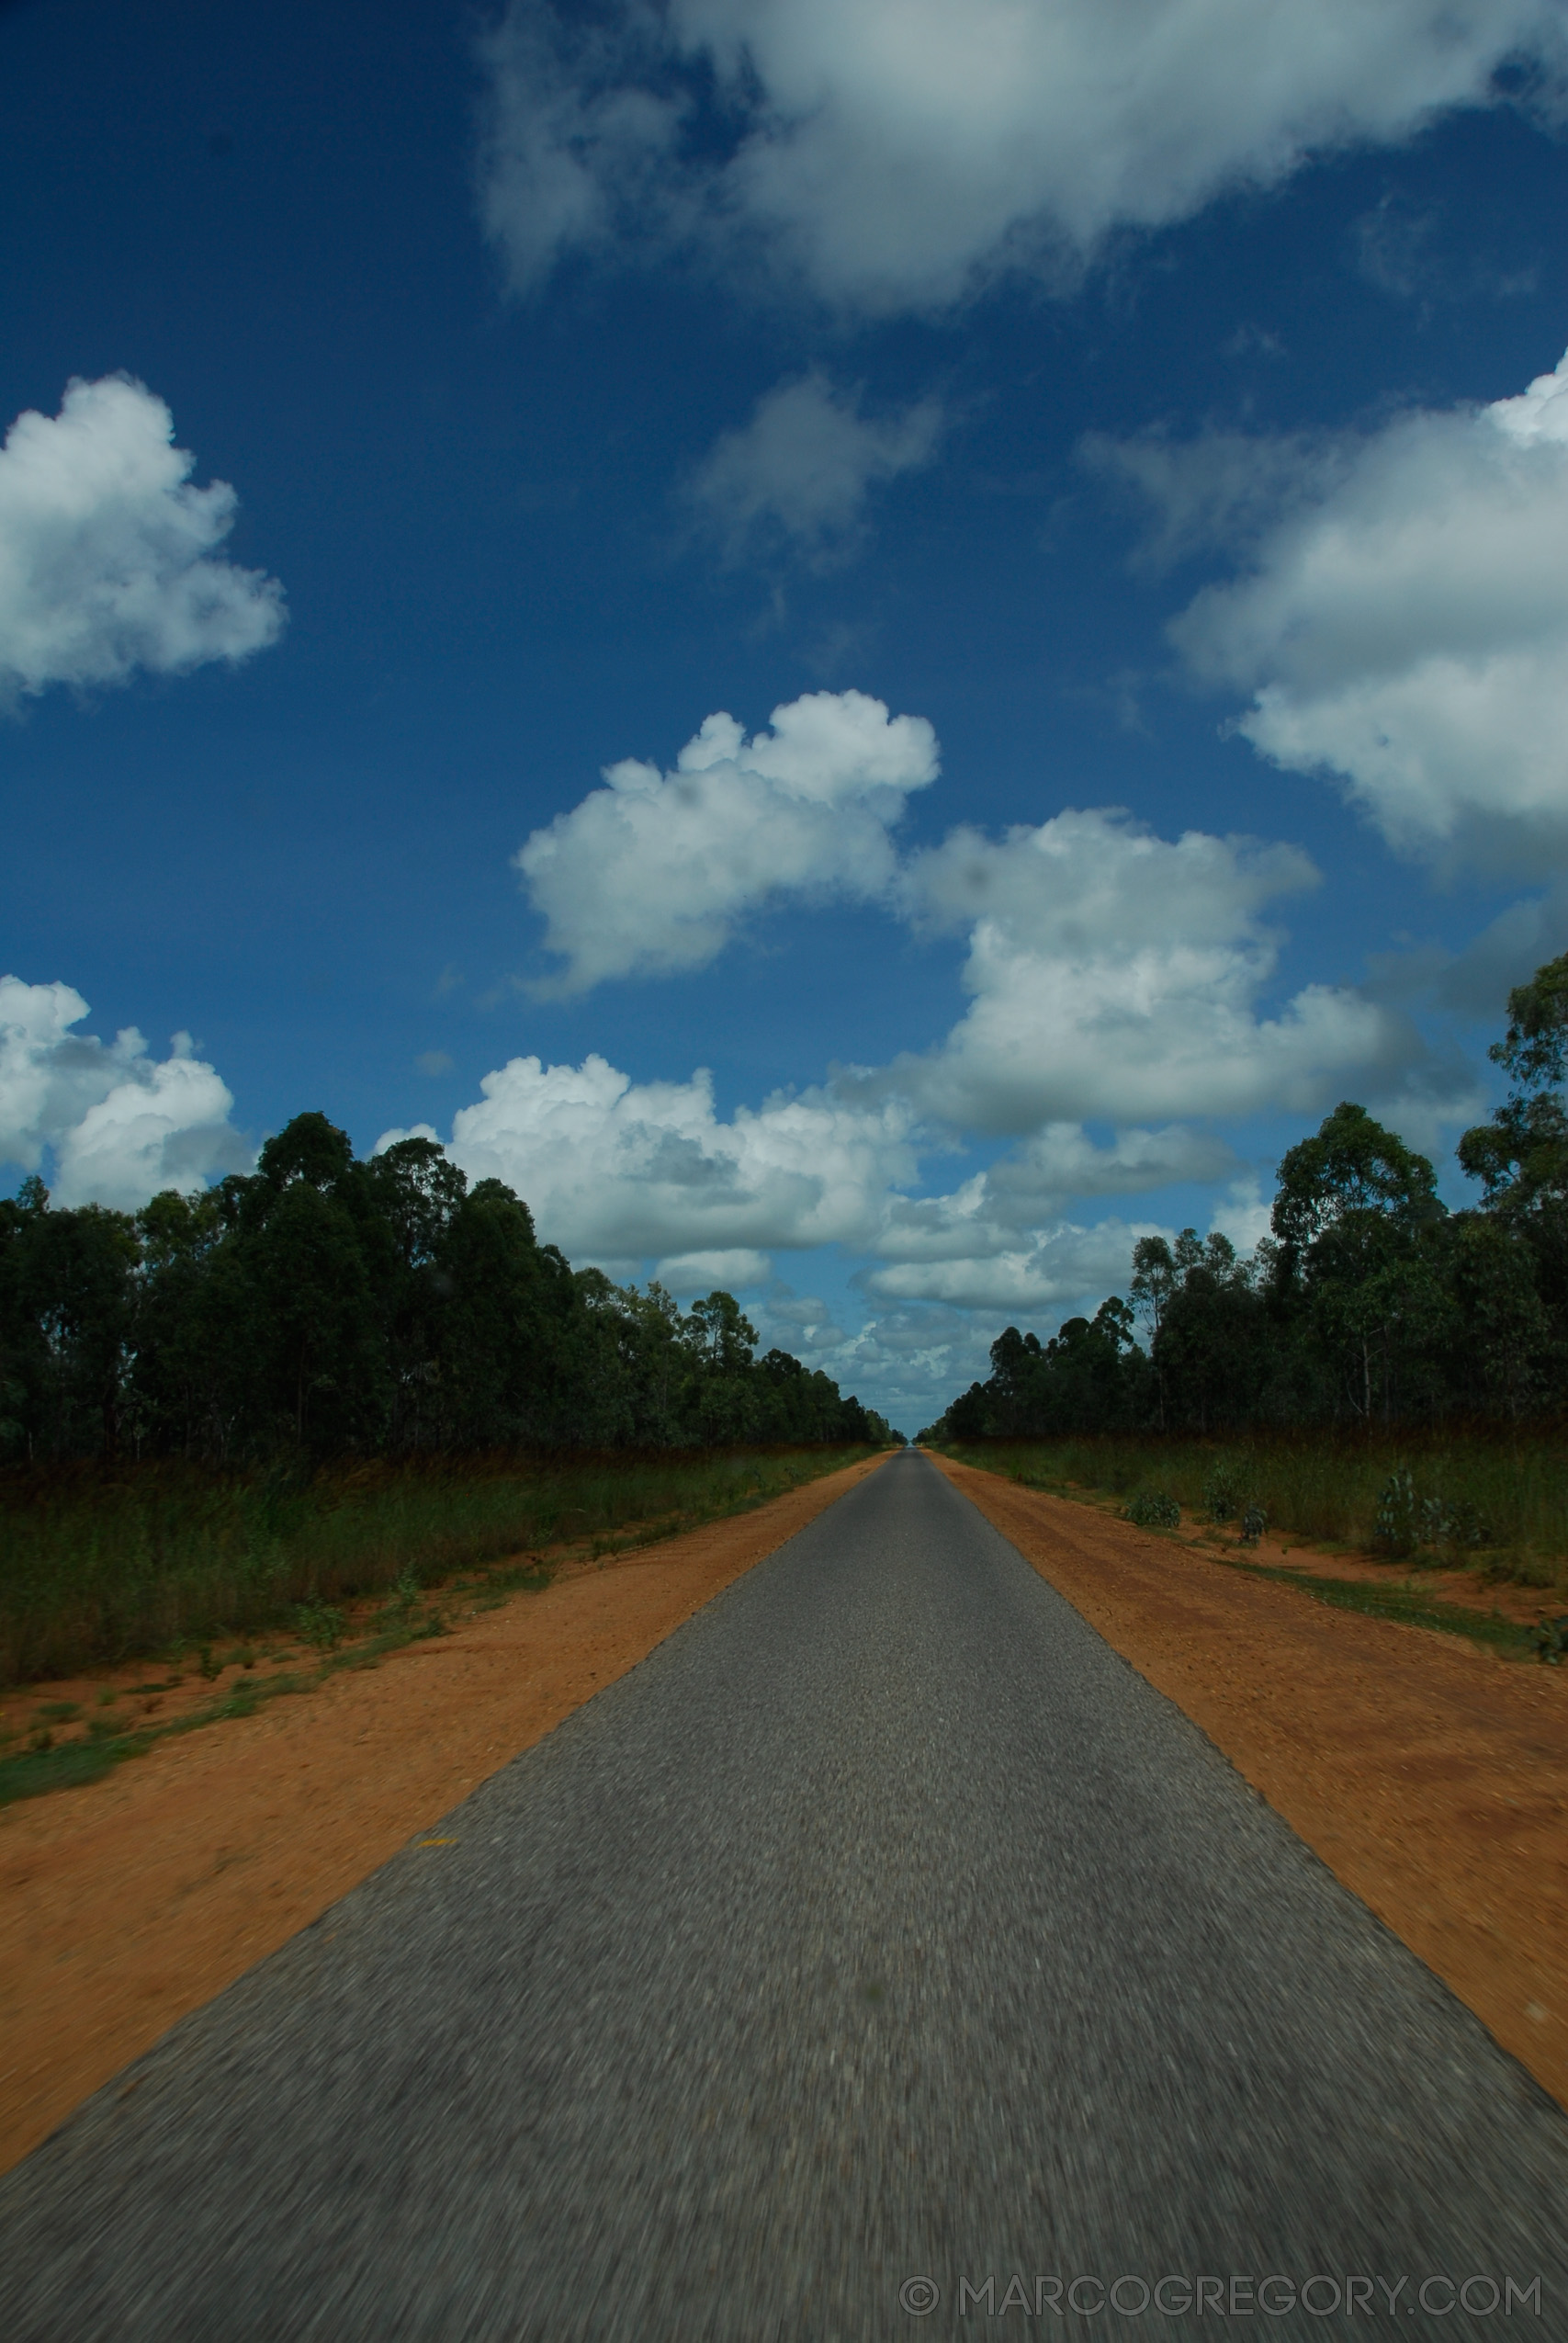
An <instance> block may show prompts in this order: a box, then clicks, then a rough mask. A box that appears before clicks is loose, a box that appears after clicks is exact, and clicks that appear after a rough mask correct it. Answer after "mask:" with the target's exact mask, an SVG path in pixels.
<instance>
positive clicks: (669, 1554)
mask: <svg viewBox="0 0 1568 2343" xmlns="http://www.w3.org/2000/svg"><path fill="white" fill-rule="evenodd" d="M885 1461H886V1460H885V1459H884V1458H882V1457H872V1458H869V1459H867V1460H865V1461H864V1462H863V1463H860V1464H856V1465H851V1466H847V1467H846V1468H845V1469H844V1470H843V1471H841V1472H837V1473H829V1474H826V1475H824V1476H823V1477H822V1478H821V1479H820V1480H815V1481H810V1482H808V1483H807V1485H806V1486H805V1487H804V1488H797V1489H793V1490H791V1491H790V1492H789V1493H788V1495H786V1496H784V1497H779V1498H774V1499H773V1500H771V1501H770V1502H769V1503H767V1504H765V1505H759V1506H758V1507H757V1508H756V1509H755V1510H754V1511H751V1512H749V1513H744V1514H741V1515H740V1516H739V1517H737V1518H731V1519H729V1520H727V1521H720V1522H711V1523H709V1524H708V1525H707V1526H706V1527H705V1528H703V1529H699V1530H694V1531H690V1532H688V1533H687V1534H685V1535H683V1536H681V1537H674V1538H670V1539H667V1540H666V1541H664V1542H663V1543H662V1544H660V1545H653V1546H646V1547H644V1548H642V1549H641V1551H640V1552H637V1553H635V1554H632V1555H629V1556H625V1557H624V1558H622V1559H619V1560H616V1561H614V1562H609V1563H605V1564H602V1565H599V1566H597V1567H595V1566H593V1565H592V1564H585V1565H579V1566H577V1567H575V1568H569V1569H568V1570H567V1571H565V1572H564V1573H562V1574H561V1575H559V1576H558V1577H557V1578H556V1579H555V1580H554V1581H553V1583H552V1584H550V1585H549V1586H548V1587H547V1588H545V1589H543V1590H540V1591H535V1592H523V1593H519V1594H516V1595H514V1596H513V1597H512V1598H511V1599H510V1600H509V1601H507V1602H505V1603H503V1604H502V1606H500V1607H499V1608H494V1609H491V1610H481V1611H479V1613H477V1614H475V1615H471V1616H469V1617H468V1618H467V1619H459V1620H458V1621H457V1623H456V1624H454V1627H453V1630H452V1632H451V1633H450V1634H447V1635H445V1636H441V1637H440V1638H439V1639H437V1640H434V1641H430V1642H420V1643H414V1644H411V1645H409V1646H407V1647H404V1648H403V1649H402V1650H400V1651H398V1652H395V1653H393V1654H390V1655H389V1657H388V1658H386V1659H385V1660H383V1661H382V1662H381V1664H380V1665H379V1666H378V1668H377V1669H375V1670H352V1671H350V1670H345V1671H344V1672H343V1673H341V1674H336V1675H333V1676H331V1677H329V1678H328V1679H327V1680H326V1681H324V1682H323V1683H322V1684H321V1686H320V1687H319V1688H318V1689H316V1690H314V1691H312V1692H310V1696H309V1697H307V1698H303V1699H285V1698H279V1699H276V1700H274V1701H273V1702H271V1703H268V1705H267V1706H266V1707H265V1708H264V1709H262V1710H261V1711H260V1712H259V1713H258V1714H257V1715H254V1716H253V1717H246V1718H233V1719H230V1720H227V1721H225V1722H223V1723H221V1724H219V1725H215V1726H211V1727H210V1728H204V1729H201V1730H198V1731H194V1732H191V1733H188V1734H185V1735H182V1736H178V1737H170V1738H169V1739H167V1740H164V1741H160V1742H157V1743H155V1744H154V1746H153V1747H152V1749H150V1750H149V1751H148V1752H147V1754H146V1755H145V1756H144V1757H141V1758H137V1759H132V1760H129V1761H128V1762H127V1763H125V1764H123V1765H121V1766H119V1767H118V1768H117V1769H116V1770H115V1771H114V1772H112V1773H110V1774H108V1775H107V1776H105V1777H104V1778H103V1779H101V1780H100V1781H98V1782H96V1783H90V1784H88V1785H86V1786H85V1787H83V1788H81V1789H76V1790H60V1791H56V1792H54V1793H52V1794H50V1795H48V1796H45V1797H40V1798H34V1799H30V1800H28V1801H26V1802H24V1803H19V1804H17V1805H12V1806H9V1807H7V1808H6V1809H4V1810H3V1811H0V2171H3V2170H5V2169H6V2168H9V2167H10V2166H11V2165H13V2164H15V2163H16V2162H17V2160H18V2159H19V2158H20V2157H22V2156H26V2155H27V2153H28V2150H29V2149H30V2148H33V2147H36V2146H37V2145H38V2143H39V2141H40V2140H41V2139H43V2138H44V2137H45V2136H46V2134H49V2133H50V2132H51V2131H52V2130H53V2129H54V2127H55V2125H56V2124H57V2123H59V2122H61V2121H62V2119H63V2118H64V2117H65V2116H66V2115H68V2114H69V2113H70V2111H71V2110H72V2109H73V2107H75V2106H77V2105H79V2104H80V2102H81V2101H82V2100H84V2099H85V2098H86V2097H87V2096H88V2094H89V2093H90V2092H92V2091H94V2090H96V2088H98V2086H99V2085H100V2084H101V2083H104V2082H107V2080H108V2079H109V2077H111V2076H113V2075H116V2074H118V2072H119V2070H120V2068H121V2067H123V2066H127V2065H128V2064H129V2063H130V2060H132V2059H133V2058H136V2057H139V2056H140V2055H141V2052H142V2051H144V2050H146V2049H147V2048H149V2046H150V2045H151V2044H152V2043H154V2042H155V2041H156V2040H157V2039H158V2036H159V2035H160V2034H162V2033H163V2032H165V2030H166V2029H167V2028H168V2027H169V2026H171V2025H173V2024H174V2022H175V2020H176V2019H177V2018H181V2017H184V2016H185V2015H186V2012H187V2011H188V2010H191V2009H197V2008H198V2007H199V2006H200V2005H201V2003H203V2002H204V2001H208V2000H210V1999H211V1998H212V1996H213V1995H214V1994H216V1993H220V1992H221V1991H222V1989H223V1987H224V1986H227V1985H231V1984H232V1982H233V1980H234V1979H235V1978H236V1977H237V1976H239V1975H242V1973H243V1971H244V1970H246V1969H248V1968H250V1967H251V1966H252V1964H254V1962H256V1961H259V1960H261V1959H262V1958H263V1957H264V1956H265V1954H266V1953H268V1952H275V1951H276V1949H277V1947H278V1946H279V1945H280V1944H283V1943H285V1942H286V1941H288V1938H289V1937H291V1936H292V1935H294V1933H295V1932H296V1930H299V1929H301V1928H303V1927H305V1926H306V1925H307V1924H308V1923H309V1922H310V1920H312V1919H315V1918H316V1917H317V1916H318V1914H319V1913H321V1911H323V1910H324V1909H325V1908H326V1907H327V1906H328V1905H329V1904H332V1903H334V1902H335V1901H336V1900H337V1899H338V1897H339V1896H343V1895H344V1894H346V1893H347V1891H348V1889H349V1888H351V1887H353V1886H354V1885H355V1883H356V1882H357V1881H359V1880H362V1879H363V1878H365V1877H366V1875H367V1873H369V1872H371V1871H374V1870H375V1869H376V1867H377V1865H378V1864H379V1863H383V1862H386V1861H387V1860H388V1858H389V1856H391V1855H393V1854H395V1853H396V1852H397V1851H398V1849H399V1848H400V1847H402V1846H404V1845H405V1844H406V1843H407V1841H408V1840H409V1839H410V1838H411V1837H413V1838H417V1837H418V1836H419V1835H420V1833H421V1832H422V1831H426V1830H429V1829H430V1828H432V1826H433V1825H434V1824H435V1823H436V1822H437V1821H439V1819H440V1817H442V1816H443V1815H444V1814H446V1812H447V1811H448V1810H449V1808H451V1807H452V1806H453V1805H456V1804H457V1802H458V1801H459V1800H460V1799H462V1798H463V1797H465V1796H466V1795H467V1794H468V1792H469V1791H470V1790H471V1789H473V1788H474V1786H475V1784H476V1783H479V1782H481V1781H483V1780H484V1779H485V1777H486V1776H487V1775H488V1774H491V1773H494V1772H496V1771H498V1770H499V1768H501V1767H502V1766H503V1765H505V1764H506V1763H507V1762H508V1761H509V1760H511V1759H512V1758H513V1757H515V1756H516V1755H517V1754H518V1752H519V1751H520V1750H522V1749H529V1748H531V1747H532V1745H533V1744H534V1743H535V1742H536V1741H538V1740H542V1739H543V1737H544V1736H545V1735H546V1734H547V1732H549V1730H550V1729H551V1727H552V1726H555V1725H558V1724H559V1723H560V1721H561V1719H562V1717H564V1716H566V1715H570V1712H571V1711H572V1710H573V1709H574V1708H577V1707H579V1706H580V1705H581V1703H582V1702H584V1701H585V1700H588V1699H590V1698H591V1697H592V1694H593V1693H594V1692H598V1691H600V1690H601V1689H602V1688H603V1686H604V1685H605V1684H608V1683H610V1682H612V1681H614V1680H615V1678H616V1677H617V1676H623V1675H625V1674H626V1670H628V1669H630V1668H634V1667H636V1665H637V1661H638V1660H639V1659H642V1658H646V1656H647V1654H648V1653H649V1651H651V1650H652V1649H653V1647H654V1646H655V1645H656V1644H658V1643H661V1642H662V1641H663V1639H664V1637H665V1636H668V1635H669V1634H670V1633H671V1631H672V1630H673V1629H674V1628H676V1627H678V1626H679V1625H680V1624H681V1623H682V1620H685V1619H688V1618H690V1617H691V1615H692V1613H693V1612H694V1611H697V1610H700V1609H701V1607H702V1605H703V1604H704V1603H705V1602H708V1601H709V1599H710V1598H711V1597H712V1596H714V1595H716V1594H717V1593H718V1592H719V1590H721V1589H722V1588H724V1587H727V1586H728V1585H729V1584H730V1582H731V1580H732V1579H738V1578H739V1577H740V1576H741V1574H742V1573H743V1572H744V1571H746V1570H749V1569H750V1568H751V1567H752V1565H753V1564H754V1563H757V1562H761V1560H762V1559H763V1557H764V1556H767V1555H769V1554H772V1553H773V1551H774V1549H775V1548H776V1547H778V1546H780V1545H783V1544H784V1540H785V1539H786V1538H790V1537H793V1536H794V1535H795V1532H796V1531H797V1530H800V1529H804V1527H805V1526H806V1524H807V1522H810V1521H812V1520H814V1519H815V1518H816V1516H817V1515H818V1513H820V1512H822V1511H824V1510H825V1509H826V1508H827V1507H828V1506H829V1505H830V1504H832V1503H833V1501H834V1500H835V1499H836V1498H839V1497H841V1496H842V1495H843V1494H844V1492H845V1490H846V1489H848V1488H852V1486H853V1485H854V1483H855V1482H856V1481H858V1480H862V1479H863V1478H864V1477H865V1476H866V1474H867V1473H870V1472H874V1471H875V1470H876V1468H877V1466H878V1465H880V1464H881V1463H883V1462H885ZM264 1640H265V1639H264ZM256 1672H257V1674H258V1676H260V1675H261V1673H262V1671H261V1670H259V1669H258V1670H257V1671H256ZM124 1673H125V1671H121V1675H122V1676H123V1675H124ZM160 1674H161V1671H159V1670H156V1669H153V1670H146V1669H143V1671H142V1675H143V1679H144V1680H146V1679H148V1678H152V1679H158V1678H159V1677H160ZM97 1681H98V1682H99V1683H101V1684H102V1685H104V1686H107V1688H109V1689H113V1688H114V1682H115V1681H118V1680H111V1679H109V1678H107V1677H105V1678H103V1679H101V1680H97ZM165 1681H166V1679H165ZM227 1681H229V1682H230V1683H231V1682H232V1681H234V1679H233V1678H232V1677H230V1678H229V1679H228V1680H227ZM96 1688H97V1686H96V1684H94V1683H87V1682H85V1681H84V1682H80V1683H76V1684H73V1685H51V1686H48V1687H43V1688H39V1691H40V1693H41V1692H47V1694H48V1696H49V1697H50V1698H51V1699H56V1700H60V1699H66V1698H69V1699H72V1700H73V1701H77V1702H81V1703H84V1705H90V1703H92V1701H93V1700H94V1699H95V1698H96ZM211 1690H212V1688H211V1687H209V1685H207V1684H204V1683H203V1682H202V1681H201V1680H200V1679H199V1678H196V1679H194V1680H191V1679H186V1681H183V1682H180V1683H177V1684H175V1685H173V1686H170V1687H169V1689H168V1690H167V1691H165V1692H164V1693H161V1694H160V1693H156V1692H148V1693H147V1694H145V1695H144V1696H143V1698H144V1700H145V1701H148V1702H152V1703H160V1702H161V1703H163V1707H162V1713H161V1714H160V1715H158V1716H157V1717H156V1718H155V1719H154V1720H153V1721H155V1722H157V1723H159V1724H162V1723H164V1721H165V1720H166V1719H167V1718H168V1717H169V1716H170V1715H176V1714H177V1713H178V1711H179V1709H180V1707H181V1705H182V1704H187V1703H193V1702H196V1701H205V1700H209V1699H210V1697H211ZM122 1697H123V1693H122ZM36 1704H37V1703H36V1702H34V1701H32V1700H30V1699H29V1702H28V1706H29V1708H31V1707H34V1706H36ZM133 1705H139V1704H137V1703H133Z"/></svg>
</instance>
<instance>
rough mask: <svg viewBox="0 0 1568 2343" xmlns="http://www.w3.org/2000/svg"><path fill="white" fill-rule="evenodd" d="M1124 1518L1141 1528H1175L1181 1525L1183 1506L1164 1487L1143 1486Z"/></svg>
mask: <svg viewBox="0 0 1568 2343" xmlns="http://www.w3.org/2000/svg"><path fill="white" fill-rule="evenodd" d="M1124 1518H1125V1519H1126V1520H1127V1521H1129V1522H1134V1523H1135V1524H1136V1526H1137V1527H1138V1528H1139V1529H1141V1530H1174V1529H1179V1527H1180V1526H1181V1508H1180V1506H1179V1504H1178V1503H1177V1501H1176V1500H1175V1498H1174V1497H1169V1496H1168V1495H1167V1494H1166V1492H1165V1490H1164V1489H1163V1488H1141V1489H1140V1490H1139V1491H1138V1494H1137V1495H1136V1497H1134V1500H1133V1501H1132V1503H1131V1504H1130V1505H1129V1506H1128V1507H1127V1509H1126V1513H1125V1516H1124Z"/></svg>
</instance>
